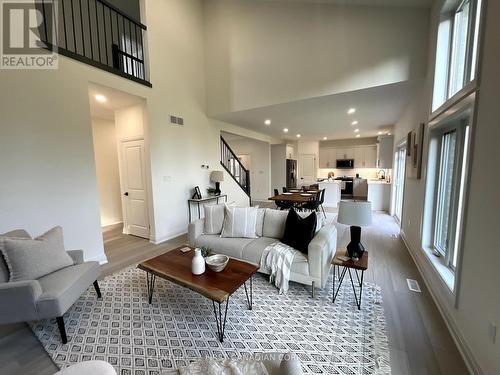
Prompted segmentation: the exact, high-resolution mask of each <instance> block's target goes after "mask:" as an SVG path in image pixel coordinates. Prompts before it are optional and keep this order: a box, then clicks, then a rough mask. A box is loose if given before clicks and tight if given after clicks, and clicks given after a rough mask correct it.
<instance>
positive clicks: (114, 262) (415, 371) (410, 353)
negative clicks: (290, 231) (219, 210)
mask: <svg viewBox="0 0 500 375" xmlns="http://www.w3.org/2000/svg"><path fill="white" fill-rule="evenodd" d="M337 228H338V246H339V247H341V246H345V245H346V244H347V243H348V242H349V228H348V227H346V226H338V227H337ZM398 233H399V229H398V226H397V224H396V222H395V221H394V219H393V218H392V217H390V216H389V215H386V214H382V213H376V214H375V215H374V224H373V225H372V226H370V227H367V228H363V234H362V240H363V244H364V245H365V247H366V248H367V249H368V250H370V264H369V268H368V270H367V271H366V273H365V280H366V281H369V282H373V283H376V284H378V285H379V286H380V287H381V289H382V295H383V300H384V301H383V303H384V308H385V314H386V321H387V333H388V336H389V344H390V348H391V367H392V374H394V375H400V374H401V375H404V374H411V375H420V374H422V375H424V374H429V375H430V374H432V375H434V374H436V375H440V374H442V375H448V374H454V375H461V374H468V371H467V369H466V367H465V364H464V362H463V360H462V358H461V356H460V354H459V352H458V350H457V348H456V346H455V343H454V342H453V340H452V338H451V336H450V334H449V332H448V330H447V328H446V326H445V323H444V321H443V319H442V318H441V315H440V314H439V311H438V310H437V308H436V306H435V304H434V302H433V300H432V298H431V296H430V294H429V292H428V290H427V288H426V287H425V284H424V283H423V280H422V279H421V277H420V275H419V273H418V271H417V268H416V266H415V264H414V263H413V260H412V259H411V257H410V255H409V254H408V251H407V250H406V248H405V246H404V244H403V242H402V240H401V238H400V237H399V236H398V235H397V234H398ZM394 234H396V237H394V236H393V235H394ZM103 236H104V246H105V249H106V255H107V257H108V264H107V265H105V266H104V267H103V276H106V275H109V274H112V273H114V272H116V271H118V270H120V269H122V268H124V267H127V266H129V265H132V264H136V263H138V262H139V261H141V260H144V259H148V258H151V257H154V256H156V255H158V254H161V253H164V252H166V251H169V250H171V249H173V248H175V247H177V246H180V245H182V244H184V243H186V240H187V239H186V236H181V237H178V238H176V239H173V240H171V241H167V242H165V243H162V244H160V245H153V244H151V243H149V241H147V240H144V239H142V238H138V237H134V236H127V235H123V234H122V233H121V228H120V227H119V226H113V227H108V228H106V229H105V231H104V232H103ZM407 278H411V279H415V280H417V281H418V283H419V284H420V288H421V289H422V292H421V293H416V292H412V291H410V290H409V289H408V286H407V283H406V279H407ZM103 293H105V291H104V290H103ZM56 371H57V368H56V366H55V365H54V364H53V363H52V361H51V359H50V357H49V356H48V355H47V354H46V352H45V350H44V349H43V347H42V345H41V344H40V343H39V342H38V340H37V339H36V338H35V336H34V335H33V334H32V333H31V331H30V329H29V328H28V327H27V325H25V324H15V325H7V326H0V374H2V375H3V374H12V375H14V374H25V375H31V374H37V375H38V374H41V375H44V374H53V373H54V372H56Z"/></svg>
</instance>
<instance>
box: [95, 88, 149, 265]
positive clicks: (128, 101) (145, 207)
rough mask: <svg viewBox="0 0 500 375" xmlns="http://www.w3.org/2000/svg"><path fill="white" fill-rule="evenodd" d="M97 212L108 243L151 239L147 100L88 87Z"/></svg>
mask: <svg viewBox="0 0 500 375" xmlns="http://www.w3.org/2000/svg"><path fill="white" fill-rule="evenodd" d="M89 102H90V112H91V122H92V124H91V125H92V138H93V142H94V158H95V165H96V177H97V185H98V190H99V209H100V215H101V227H102V231H103V238H104V248H105V252H106V255H107V256H108V259H109V255H110V254H108V251H109V249H108V248H107V246H106V244H107V243H108V242H109V241H112V240H115V239H117V238H120V237H122V236H128V235H132V236H136V237H141V238H145V239H148V240H149V239H150V236H151V233H150V232H151V231H150V220H151V219H150V194H149V191H150V188H149V187H150V186H151V185H150V184H151V182H150V173H149V172H148V171H149V164H148V160H149V158H148V157H147V152H146V143H145V109H146V101H145V100H144V99H143V98H141V97H138V96H135V95H131V94H128V93H125V92H122V91H118V90H115V89H111V88H109V87H104V86H101V85H97V84H89Z"/></svg>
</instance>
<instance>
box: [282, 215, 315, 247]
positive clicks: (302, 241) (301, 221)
mask: <svg viewBox="0 0 500 375" xmlns="http://www.w3.org/2000/svg"><path fill="white" fill-rule="evenodd" d="M315 233H316V212H312V213H311V214H310V215H309V216H307V217H305V218H302V217H300V216H299V215H298V214H297V212H295V210H294V209H293V208H291V209H290V211H288V216H287V217H286V224H285V234H284V236H283V238H282V239H281V242H283V243H284V244H285V245H288V246H291V247H293V248H294V249H297V250H299V251H300V252H302V253H304V254H307V251H308V246H309V242H311V240H312V239H313V237H314V235H315Z"/></svg>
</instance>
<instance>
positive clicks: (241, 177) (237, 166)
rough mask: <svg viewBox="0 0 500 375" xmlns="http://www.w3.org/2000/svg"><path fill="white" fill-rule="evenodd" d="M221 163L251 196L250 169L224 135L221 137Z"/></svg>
mask: <svg viewBox="0 0 500 375" xmlns="http://www.w3.org/2000/svg"><path fill="white" fill-rule="evenodd" d="M220 152H221V155H220V163H221V165H222V166H223V167H224V169H225V170H226V171H227V173H229V174H230V175H231V176H232V177H233V179H234V180H235V181H236V183H237V184H238V185H240V187H241V188H242V189H243V191H244V192H245V193H246V194H247V195H248V196H249V197H250V171H249V170H248V169H246V168H245V167H244V166H243V164H241V161H240V159H238V157H237V156H236V154H235V153H234V152H233V150H231V147H229V145H228V144H227V142H226V141H225V139H224V138H222V136H221V137H220Z"/></svg>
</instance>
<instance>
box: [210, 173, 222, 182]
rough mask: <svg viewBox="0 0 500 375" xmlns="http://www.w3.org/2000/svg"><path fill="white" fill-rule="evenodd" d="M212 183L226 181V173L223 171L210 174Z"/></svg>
mask: <svg viewBox="0 0 500 375" xmlns="http://www.w3.org/2000/svg"><path fill="white" fill-rule="evenodd" d="M210 181H212V182H222V181H224V172H223V171H212V172H211V173H210Z"/></svg>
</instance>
